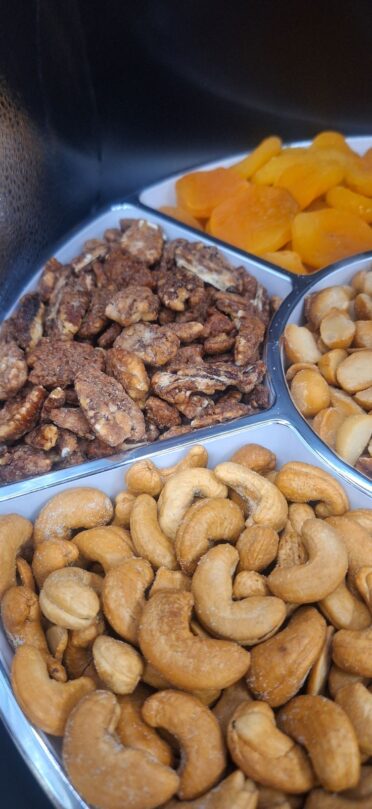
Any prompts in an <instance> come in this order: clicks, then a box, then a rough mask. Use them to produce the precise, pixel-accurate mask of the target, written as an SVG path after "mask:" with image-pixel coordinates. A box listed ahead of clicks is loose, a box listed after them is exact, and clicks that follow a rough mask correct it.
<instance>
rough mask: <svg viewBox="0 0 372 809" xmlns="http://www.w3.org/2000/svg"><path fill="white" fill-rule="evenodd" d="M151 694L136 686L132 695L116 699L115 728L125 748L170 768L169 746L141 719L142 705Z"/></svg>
mask: <svg viewBox="0 0 372 809" xmlns="http://www.w3.org/2000/svg"><path fill="white" fill-rule="evenodd" d="M150 694H151V689H150V688H146V686H145V685H142V684H140V685H138V686H137V688H136V690H135V691H134V692H133V694H126V696H122V697H119V698H118V702H119V705H120V719H119V722H118V725H117V728H116V733H117V734H118V736H119V739H120V741H121V743H122V744H123V745H124V746H125V747H135V748H136V749H137V750H144V751H145V752H146V753H149V755H150V756H153V757H154V758H156V759H157V761H159V762H160V764H164V765H165V766H166V767H171V766H172V762H173V753H172V748H171V747H170V745H169V744H168V743H167V742H166V741H164V739H162V738H161V736H159V734H158V733H157V732H156V730H154V729H153V728H152V727H150V725H148V724H147V723H146V722H145V721H144V719H143V717H142V710H141V709H142V705H143V703H144V702H145V700H146V699H147V697H149V696H150Z"/></svg>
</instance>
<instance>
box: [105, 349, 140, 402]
mask: <svg viewBox="0 0 372 809" xmlns="http://www.w3.org/2000/svg"><path fill="white" fill-rule="evenodd" d="M106 371H107V373H108V374H109V376H113V377H115V379H117V381H118V382H120V384H121V385H122V386H123V388H124V390H125V391H126V392H127V393H128V394H129V396H131V397H132V399H134V401H135V402H141V403H142V402H143V401H144V400H145V399H146V396H147V394H148V391H149V387H150V380H149V378H148V376H147V372H146V368H145V365H144V363H143V361H142V360H141V359H140V358H139V357H138V356H137V355H136V354H133V353H132V352H131V351H125V349H124V348H110V349H109V351H108V352H107V354H106Z"/></svg>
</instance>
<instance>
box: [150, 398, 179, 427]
mask: <svg viewBox="0 0 372 809" xmlns="http://www.w3.org/2000/svg"><path fill="white" fill-rule="evenodd" d="M145 413H146V416H147V418H148V420H149V422H152V423H154V424H156V426H157V427H159V428H160V429H161V430H162V429H164V427H167V428H168V427H176V426H177V425H178V424H181V416H180V414H179V412H178V410H177V408H176V407H174V405H170V404H167V402H164V401H163V400H162V399H158V397H157V396H149V398H148V399H147V402H146V406H145Z"/></svg>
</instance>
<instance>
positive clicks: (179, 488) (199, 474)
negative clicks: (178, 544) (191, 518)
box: [158, 468, 227, 539]
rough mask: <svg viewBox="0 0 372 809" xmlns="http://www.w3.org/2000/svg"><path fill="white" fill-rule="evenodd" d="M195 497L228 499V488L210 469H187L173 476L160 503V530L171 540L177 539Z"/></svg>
mask: <svg viewBox="0 0 372 809" xmlns="http://www.w3.org/2000/svg"><path fill="white" fill-rule="evenodd" d="M195 497H227V488H226V486H224V485H223V484H222V483H220V481H219V480H217V478H216V476H215V474H214V472H212V471H211V470H210V469H203V468H197V469H185V470H183V471H181V472H176V473H175V474H174V475H172V476H171V477H170V478H169V479H168V480H167V482H166V483H165V486H164V488H163V490H162V492H161V495H160V497H159V501H158V508H159V524H160V528H161V530H162V531H163V532H164V534H165V535H166V536H167V537H169V538H170V539H175V538H176V534H177V531H178V528H179V526H180V524H181V522H182V520H183V518H184V516H185V514H186V511H187V509H188V508H189V507H190V506H191V504H192V502H193V500H194V498H195Z"/></svg>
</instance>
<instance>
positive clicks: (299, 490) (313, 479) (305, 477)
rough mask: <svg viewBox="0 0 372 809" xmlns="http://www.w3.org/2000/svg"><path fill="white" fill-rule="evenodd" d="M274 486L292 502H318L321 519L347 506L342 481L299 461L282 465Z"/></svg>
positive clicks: (339, 511)
mask: <svg viewBox="0 0 372 809" xmlns="http://www.w3.org/2000/svg"><path fill="white" fill-rule="evenodd" d="M275 486H276V487H278V489H279V490H280V491H281V492H282V493H283V494H284V496H285V497H286V498H287V500H290V501H292V502H294V503H310V502H312V501H313V500H315V501H318V505H317V506H316V508H315V511H316V514H317V515H318V516H319V517H322V518H324V517H328V516H330V515H333V514H344V512H345V511H347V509H348V499H347V496H346V494H345V492H344V490H343V488H342V486H341V484H340V483H339V482H338V481H337V480H336V479H335V478H333V477H332V475H330V474H329V473H328V472H325V471H324V470H323V469H319V468H318V467H315V466H312V464H306V463H301V462H300V461H291V462H290V463H286V464H284V466H282V468H281V469H280V470H279V472H278V475H277V477H276V479H275Z"/></svg>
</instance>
